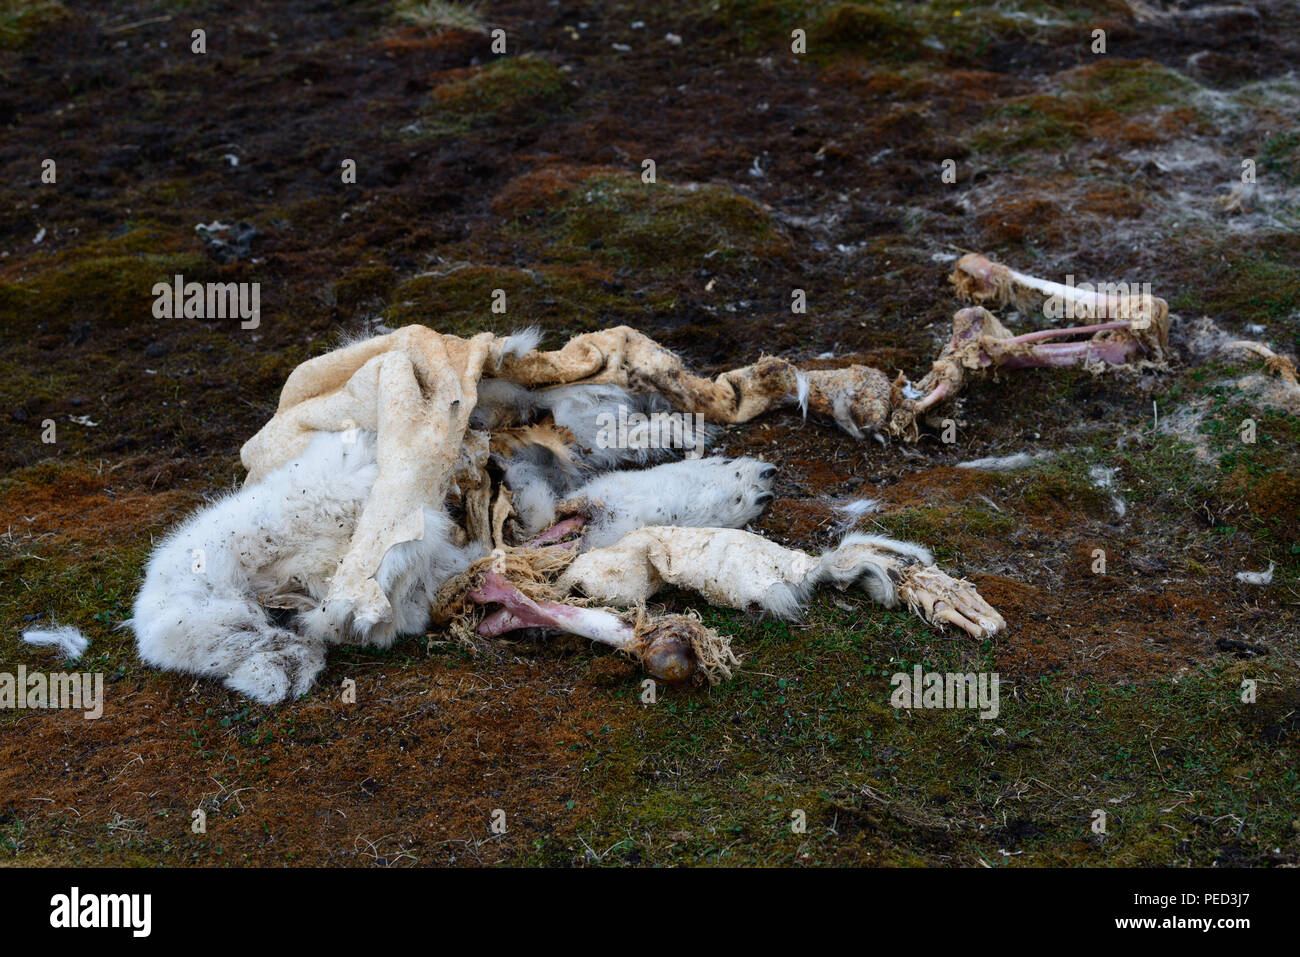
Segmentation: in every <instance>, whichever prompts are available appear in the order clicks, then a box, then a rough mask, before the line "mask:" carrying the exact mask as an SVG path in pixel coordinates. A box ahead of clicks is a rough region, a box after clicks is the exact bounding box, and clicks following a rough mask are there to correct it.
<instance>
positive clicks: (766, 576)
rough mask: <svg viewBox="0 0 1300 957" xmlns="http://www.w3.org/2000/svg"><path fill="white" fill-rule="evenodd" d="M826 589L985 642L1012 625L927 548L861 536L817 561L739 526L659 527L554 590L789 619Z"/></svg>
mask: <svg viewBox="0 0 1300 957" xmlns="http://www.w3.org/2000/svg"><path fill="white" fill-rule="evenodd" d="M827 582H829V583H832V584H834V585H836V586H837V587H839V588H841V589H844V588H848V587H849V586H851V585H861V586H862V587H863V588H864V589H866V591H867V593H868V594H869V595H870V596H871V597H872V598H873V599H874V600H875V601H877V602H879V603H880V604H882V605H884V606H885V607H887V608H894V607H897V606H898V605H899V604H900V603H906V604H907V606H908V607H909V608H910V609H911V610H912V611H914V612H916V613H917V614H919V615H920V616H921V617H922V618H924V619H925V620H926V621H928V622H930V623H931V624H934V625H953V626H955V627H957V628H960V629H961V630H963V631H965V632H967V633H968V634H970V635H972V636H974V637H977V638H982V637H988V636H990V635H994V634H996V633H997V632H1000V631H1001V630H1002V629H1003V628H1005V627H1006V622H1005V621H1003V620H1002V617H1001V616H1000V615H999V614H998V613H997V612H996V611H994V610H993V608H992V607H990V606H989V604H988V603H987V602H985V601H984V599H982V598H981V597H980V596H979V594H978V593H977V592H976V591H975V589H974V587H972V586H971V585H970V584H968V583H967V582H964V581H959V580H955V579H953V578H950V577H949V576H948V575H947V574H945V573H944V572H942V571H940V570H939V569H938V568H935V567H934V558H933V557H932V556H931V554H930V553H929V552H928V551H927V550H926V549H924V548H921V547H920V546H917V545H912V544H909V543H907V542H898V541H893V540H891V539H887V538H880V537H876V536H870V535H859V534H854V535H849V536H848V537H847V538H845V539H844V541H843V542H841V543H840V545H839V546H838V547H837V548H835V549H834V550H833V551H830V552H827V553H826V554H824V555H822V556H820V557H817V556H813V555H809V554H808V553H807V552H803V551H799V550H798V549H792V548H784V547H782V546H780V545H777V544H776V543H775V542H770V541H768V540H767V539H765V538H763V537H761V536H759V535H755V534H754V533H752V532H746V531H743V530H741V529H734V528H686V527H675V526H654V527H650V528H643V529H640V530H638V531H635V532H632V533H630V534H628V535H625V536H624V537H623V538H622V540H620V541H619V542H618V544H616V545H612V546H610V547H608V548H597V549H593V550H591V551H589V552H586V553H584V554H582V555H579V556H578V557H577V558H576V559H574V561H573V564H571V565H570V566H569V567H568V568H567V569H566V570H565V572H564V574H563V575H561V576H560V579H559V581H558V582H557V583H556V587H557V588H558V589H559V590H561V591H578V592H581V593H582V594H584V595H586V596H587V597H589V598H591V599H593V600H594V601H601V602H607V603H609V604H614V605H633V604H637V603H641V602H644V601H646V600H648V599H649V598H650V597H651V596H652V595H654V594H655V592H657V591H658V590H659V589H660V588H662V587H664V586H665V585H675V586H678V587H681V588H688V589H690V590H691V591H694V592H698V593H699V594H700V595H701V596H702V597H703V598H705V599H706V600H707V601H708V602H709V603H710V604H714V605H722V606H724V607H727V608H738V609H742V610H744V609H750V608H757V609H759V610H761V611H765V612H768V613H770V614H773V615H776V616H778V617H781V618H790V617H793V616H795V615H797V614H798V613H799V611H800V608H801V607H802V606H803V604H804V603H805V602H806V601H807V600H808V598H809V597H810V596H811V595H812V593H813V591H814V590H816V588H817V587H818V586H819V585H822V584H824V583H827Z"/></svg>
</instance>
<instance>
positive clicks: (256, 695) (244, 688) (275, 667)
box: [225, 642, 325, 704]
mask: <svg viewBox="0 0 1300 957" xmlns="http://www.w3.org/2000/svg"><path fill="white" fill-rule="evenodd" d="M324 667H325V649H324V648H323V647H322V646H321V645H320V644H319V643H317V642H294V643H292V644H288V645H286V646H285V647H283V648H277V649H276V650H274V651H258V652H254V653H253V654H251V655H249V656H248V657H247V658H245V659H244V660H243V661H241V662H240V663H239V665H238V666H237V667H236V668H235V669H234V670H233V671H232V672H231V673H230V675H229V676H228V677H227V678H226V681H225V684H226V687H228V688H230V689H231V690H232V691H237V692H239V693H240V694H242V695H245V696H246V697H249V698H252V699H253V700H255V701H259V702H261V703H262V704H279V703H280V702H281V701H283V700H285V698H289V697H295V698H296V697H297V696H298V695H302V694H306V693H307V692H308V691H310V690H311V686H312V685H313V684H314V683H315V682H316V676H317V675H318V674H320V672H321V669H322V668H324Z"/></svg>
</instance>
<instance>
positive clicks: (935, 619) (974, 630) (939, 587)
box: [897, 564, 1007, 638]
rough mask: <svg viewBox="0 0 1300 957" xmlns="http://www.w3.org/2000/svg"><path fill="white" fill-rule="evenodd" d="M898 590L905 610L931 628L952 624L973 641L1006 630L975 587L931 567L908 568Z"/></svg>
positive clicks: (902, 575)
mask: <svg viewBox="0 0 1300 957" xmlns="http://www.w3.org/2000/svg"><path fill="white" fill-rule="evenodd" d="M897 588H898V594H899V597H900V598H902V599H903V601H905V602H907V607H908V608H910V609H911V610H912V611H913V612H915V613H916V614H918V615H920V616H921V617H922V618H924V619H925V620H926V621H928V622H930V624H932V625H952V626H954V627H956V628H960V629H961V630H962V631H964V632H966V633H967V634H968V635H970V636H971V637H973V638H989V637H992V636H993V635H996V634H997V633H998V632H1000V631H1003V630H1004V629H1005V628H1006V627H1007V623H1006V621H1005V620H1003V618H1002V616H1001V615H999V614H998V613H997V611H996V610H995V609H994V608H993V606H992V605H990V604H989V603H988V602H986V601H985V600H984V599H983V598H981V597H980V594H979V592H977V591H976V590H975V586H974V585H972V584H971V583H970V582H968V581H965V580H964V579H957V578H953V577H952V576H951V575H949V574H948V573H946V572H943V571H940V570H939V569H938V568H936V567H934V566H933V565H920V564H917V565H909V566H908V567H907V568H905V569H903V571H902V574H901V576H900V580H899V581H898V583H897Z"/></svg>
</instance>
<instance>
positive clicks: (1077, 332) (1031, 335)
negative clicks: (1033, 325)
mask: <svg viewBox="0 0 1300 957" xmlns="http://www.w3.org/2000/svg"><path fill="white" fill-rule="evenodd" d="M1131 325H1132V323H1130V322H1103V323H1101V324H1099V325H1095V326H1075V327H1074V328H1072V329H1043V330H1040V331H1039V332H1026V333H1025V334H1024V335H1021V336H1013V337H1012V338H1010V339H1008V340H1007V342H1039V341H1041V340H1043V339H1059V338H1061V337H1062V336H1081V335H1085V334H1091V333H1094V332H1108V331H1110V330H1111V329H1127V328H1129V326H1131Z"/></svg>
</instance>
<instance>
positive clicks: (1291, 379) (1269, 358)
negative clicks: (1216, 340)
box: [1228, 339, 1300, 389]
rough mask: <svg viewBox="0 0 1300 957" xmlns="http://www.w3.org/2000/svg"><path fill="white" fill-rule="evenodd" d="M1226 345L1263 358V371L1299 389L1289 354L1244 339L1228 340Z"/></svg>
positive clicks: (1299, 382)
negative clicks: (1282, 353)
mask: <svg viewBox="0 0 1300 957" xmlns="http://www.w3.org/2000/svg"><path fill="white" fill-rule="evenodd" d="M1228 347H1229V348H1232V349H1242V350H1244V351H1246V352H1250V353H1254V354H1255V355H1257V356H1259V357H1260V358H1261V359H1263V360H1264V371H1265V372H1267V373H1269V374H1270V375H1275V376H1277V377H1278V378H1279V379H1281V380H1282V381H1283V382H1285V383H1286V384H1287V385H1289V386H1291V388H1293V389H1300V378H1298V377H1297V376H1296V368H1295V363H1294V362H1293V361H1292V360H1291V357H1290V356H1285V355H1281V354H1279V353H1276V352H1274V351H1273V350H1272V349H1270V348H1269V347H1268V346H1266V345H1264V344H1263V343H1260V342H1250V341H1247V340H1244V339H1239V340H1237V341H1236V342H1229V343H1228Z"/></svg>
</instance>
